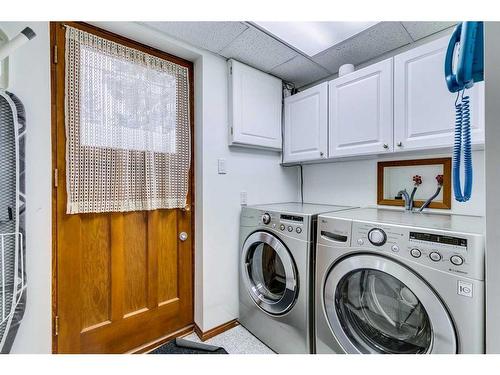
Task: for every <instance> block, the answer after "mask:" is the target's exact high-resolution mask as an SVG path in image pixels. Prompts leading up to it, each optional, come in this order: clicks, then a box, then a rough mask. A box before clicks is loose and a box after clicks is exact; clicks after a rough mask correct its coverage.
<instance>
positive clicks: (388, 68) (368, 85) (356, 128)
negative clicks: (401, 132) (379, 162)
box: [329, 59, 393, 157]
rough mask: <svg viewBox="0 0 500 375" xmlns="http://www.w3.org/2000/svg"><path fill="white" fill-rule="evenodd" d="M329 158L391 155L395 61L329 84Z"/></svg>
mask: <svg viewBox="0 0 500 375" xmlns="http://www.w3.org/2000/svg"><path fill="white" fill-rule="evenodd" d="M329 94H330V95H329V102H330V105H329V111H330V112H329V114H330V116H329V157H338V156H356V155H366V154H383V153H388V152H391V151H392V132H393V129H392V125H393V122H392V118H393V116H392V59H387V60H384V61H381V62H379V63H376V64H373V65H370V66H368V67H366V68H363V69H360V70H358V71H355V72H353V73H350V74H347V75H345V76H342V77H339V78H337V79H334V80H333V81H330V83H329Z"/></svg>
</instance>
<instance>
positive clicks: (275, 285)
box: [242, 232, 298, 315]
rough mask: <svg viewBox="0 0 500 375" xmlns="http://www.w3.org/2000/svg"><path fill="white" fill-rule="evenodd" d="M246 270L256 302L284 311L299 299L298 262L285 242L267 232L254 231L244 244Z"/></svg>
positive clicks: (273, 312) (244, 270)
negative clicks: (296, 263)
mask: <svg viewBox="0 0 500 375" xmlns="http://www.w3.org/2000/svg"><path fill="white" fill-rule="evenodd" d="M242 267H243V270H242V271H243V273H244V274H245V275H246V277H244V280H245V283H246V287H247V289H248V292H249V293H250V296H251V297H252V299H253V300H254V302H255V303H256V304H257V306H259V307H260V308H261V309H263V310H264V311H266V312H268V313H270V314H275V315H279V314H284V313H286V312H287V311H288V310H289V309H290V308H291V307H292V306H293V304H294V302H295V301H296V299H297V294H298V287H297V284H298V283H297V272H296V267H295V263H294V261H293V258H292V256H291V254H290V252H289V251H288V250H287V249H286V247H285V245H284V244H283V243H282V242H281V241H280V240H279V239H278V238H276V237H275V236H273V235H271V234H270V233H267V232H255V233H253V234H251V235H250V236H249V237H248V238H247V240H246V241H245V244H244V245H243V264H242Z"/></svg>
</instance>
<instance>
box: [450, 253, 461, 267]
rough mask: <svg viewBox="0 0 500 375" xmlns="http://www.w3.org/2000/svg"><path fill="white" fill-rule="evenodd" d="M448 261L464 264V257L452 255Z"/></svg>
mask: <svg viewBox="0 0 500 375" xmlns="http://www.w3.org/2000/svg"><path fill="white" fill-rule="evenodd" d="M450 262H451V263H453V264H454V265H455V266H461V265H462V264H464V258H462V257H461V256H460V255H452V256H451V258H450Z"/></svg>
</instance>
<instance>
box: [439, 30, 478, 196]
mask: <svg viewBox="0 0 500 375" xmlns="http://www.w3.org/2000/svg"><path fill="white" fill-rule="evenodd" d="M457 47H458V54H457V55H456V54H455V49H456V48H457ZM454 60H455V61H454ZM454 62H455V64H454ZM454 65H455V66H456V69H455V71H454ZM444 74H445V78H446V84H447V85H448V90H450V92H452V93H455V92H456V93H457V99H456V101H455V112H456V115H455V119H456V120H455V145H454V149H453V190H454V192H455V199H456V200H457V201H459V202H466V201H468V200H469V199H470V196H471V193H472V150H471V129H470V98H469V96H465V95H464V92H465V89H469V88H471V87H472V86H473V85H474V83H475V82H480V81H482V80H484V36H483V22H462V23H460V24H458V26H457V27H456V29H455V31H454V32H453V34H452V35H451V39H450V43H449V44H448V50H447V51H446V59H445V63H444ZM462 155H463V162H464V174H465V178H464V190H463V192H462V186H461V181H460V177H461V171H460V164H461V159H462Z"/></svg>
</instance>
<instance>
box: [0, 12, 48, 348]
mask: <svg viewBox="0 0 500 375" xmlns="http://www.w3.org/2000/svg"><path fill="white" fill-rule="evenodd" d="M27 26H28V27H31V28H32V29H33V30H34V31H35V33H36V34H37V36H36V38H35V39H33V40H32V41H30V42H29V43H28V44H26V45H25V46H23V47H22V48H20V49H18V50H16V51H15V52H14V53H13V54H12V55H11V56H10V58H9V65H10V82H9V88H8V91H10V92H12V93H14V94H15V95H17V96H18V97H19V98H20V99H21V101H22V102H23V104H24V107H25V109H26V127H27V136H26V176H25V178H26V180H25V182H26V272H27V282H28V292H27V297H28V299H27V303H26V311H25V314H24V319H23V320H22V322H21V326H20V327H19V331H18V333H17V337H16V339H15V341H14V345H13V347H12V353H50V350H51V310H50V309H51V253H52V250H51V245H52V242H51V235H52V234H51V230H52V228H51V194H52V190H51V181H52V179H51V175H52V172H51V146H50V131H51V127H50V60H49V59H50V58H49V54H50V48H49V25H48V23H47V22H0V28H1V29H2V30H4V31H5V33H6V34H7V35H8V36H9V38H12V37H14V36H16V35H17V34H18V33H19V32H20V31H21V30H23V29H24V28H25V27H27Z"/></svg>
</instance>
